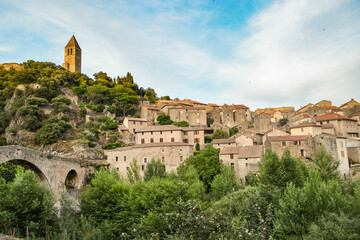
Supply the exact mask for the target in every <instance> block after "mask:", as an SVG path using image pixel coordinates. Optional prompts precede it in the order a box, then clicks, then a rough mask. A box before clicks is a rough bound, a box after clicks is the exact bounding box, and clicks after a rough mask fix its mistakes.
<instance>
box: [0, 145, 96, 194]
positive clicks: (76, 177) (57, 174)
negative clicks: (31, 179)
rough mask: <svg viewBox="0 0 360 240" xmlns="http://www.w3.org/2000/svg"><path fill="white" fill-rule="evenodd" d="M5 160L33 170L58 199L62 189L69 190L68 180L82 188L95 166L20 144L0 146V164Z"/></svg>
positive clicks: (75, 186) (76, 186)
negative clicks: (46, 183)
mask: <svg viewBox="0 0 360 240" xmlns="http://www.w3.org/2000/svg"><path fill="white" fill-rule="evenodd" d="M4 162H13V163H14V164H17V165H21V166H23V167H24V168H25V169H31V170H33V171H34V172H35V173H36V175H37V176H38V178H39V179H40V180H46V181H47V182H48V184H49V185H50V188H51V189H52V191H53V193H54V195H55V198H56V199H59V198H60V193H61V192H62V191H65V190H67V187H66V182H67V181H68V183H69V184H70V186H71V185H72V186H73V187H74V188H76V189H80V188H81V187H82V185H83V184H84V182H85V181H84V180H85V179H86V175H87V174H88V172H89V171H93V170H91V169H93V168H94V167H93V166H91V165H89V164H87V162H83V161H80V160H78V159H69V158H62V157H58V156H52V155H49V154H45V153H43V152H40V151H36V150H32V149H29V148H25V147H21V146H18V145H10V146H0V164H2V163H4ZM99 162H100V161H99ZM89 169H90V170H89ZM67 179H68V180H67Z"/></svg>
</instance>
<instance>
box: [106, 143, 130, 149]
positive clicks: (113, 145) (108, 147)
mask: <svg viewBox="0 0 360 240" xmlns="http://www.w3.org/2000/svg"><path fill="white" fill-rule="evenodd" d="M124 146H125V145H124V144H123V143H119V142H117V143H111V144H107V145H105V146H102V148H103V149H105V150H110V149H115V148H119V147H124Z"/></svg>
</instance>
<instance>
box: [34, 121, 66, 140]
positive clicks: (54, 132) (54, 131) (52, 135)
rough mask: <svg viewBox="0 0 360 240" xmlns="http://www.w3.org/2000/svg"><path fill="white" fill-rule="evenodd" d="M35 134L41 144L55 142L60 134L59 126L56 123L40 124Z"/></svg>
mask: <svg viewBox="0 0 360 240" xmlns="http://www.w3.org/2000/svg"><path fill="white" fill-rule="evenodd" d="M35 136H36V138H37V140H38V141H40V142H41V143H42V144H51V143H55V142H56V141H57V140H58V139H59V137H60V136H61V128H60V127H59V125H58V124H56V123H48V124H45V125H44V126H42V128H40V129H39V130H38V131H37V132H36V133H35Z"/></svg>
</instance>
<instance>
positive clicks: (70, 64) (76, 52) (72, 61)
mask: <svg viewBox="0 0 360 240" xmlns="http://www.w3.org/2000/svg"><path fill="white" fill-rule="evenodd" d="M63 68H65V69H66V70H68V71H70V72H81V48H80V45H79V44H78V42H77V41H76V38H75V36H74V35H72V37H71V38H70V41H69V42H68V43H67V44H66V46H65V57H64V63H63Z"/></svg>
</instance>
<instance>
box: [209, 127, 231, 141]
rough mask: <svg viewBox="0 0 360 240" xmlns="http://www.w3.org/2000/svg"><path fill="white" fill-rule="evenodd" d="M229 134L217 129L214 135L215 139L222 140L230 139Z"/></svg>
mask: <svg viewBox="0 0 360 240" xmlns="http://www.w3.org/2000/svg"><path fill="white" fill-rule="evenodd" d="M228 137H229V134H228V133H227V132H225V131H223V130H221V129H216V130H215V132H214V133H213V136H212V138H213V139H221V138H228Z"/></svg>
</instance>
